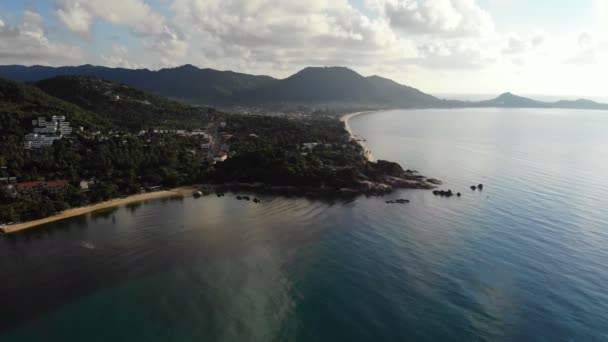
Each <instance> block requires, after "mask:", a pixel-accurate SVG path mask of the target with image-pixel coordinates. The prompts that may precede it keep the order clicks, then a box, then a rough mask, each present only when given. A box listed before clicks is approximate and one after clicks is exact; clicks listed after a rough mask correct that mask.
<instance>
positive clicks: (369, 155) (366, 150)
mask: <svg viewBox="0 0 608 342" xmlns="http://www.w3.org/2000/svg"><path fill="white" fill-rule="evenodd" d="M373 112H374V111H367V112H356V113H350V114H346V115H344V116H342V117H341V118H340V121H342V122H344V128H345V129H346V131H347V132H348V134H349V135H350V138H351V139H353V140H356V141H357V142H358V143H359V145H361V147H363V154H364V155H365V157H366V158H367V160H369V161H372V162H373V161H376V157H374V155H373V153H372V151H371V150H370V149H369V148H368V147H367V145H366V144H365V143H364V142H363V141H361V140H360V139H357V138H356V137H355V134H354V133H353V131H352V129H351V128H350V125H349V123H348V120H350V119H352V118H353V117H355V116H358V115H363V114H369V113H373Z"/></svg>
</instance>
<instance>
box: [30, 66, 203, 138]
mask: <svg viewBox="0 0 608 342" xmlns="http://www.w3.org/2000/svg"><path fill="white" fill-rule="evenodd" d="M34 84H35V85H36V86H37V87H39V88H40V89H42V90H43V91H45V92H46V93H48V94H50V95H52V96H55V97H57V98H60V99H62V100H65V101H68V102H71V103H73V104H76V105H78V106H79V107H81V108H84V109H86V110H89V111H91V112H95V113H98V114H99V115H100V116H101V117H103V118H105V119H107V120H108V121H109V122H111V123H112V124H113V125H114V126H116V127H120V128H127V129H130V130H140V129H143V128H147V127H154V126H155V125H162V126H164V127H172V126H175V127H189V126H192V127H194V128H200V127H195V126H196V125H199V126H200V122H201V119H207V118H208V115H212V114H214V113H215V110H213V109H209V108H201V107H192V106H189V105H185V104H182V103H179V102H176V101H173V100H169V99H166V98H163V97H160V96H157V95H152V94H149V93H146V92H143V91H141V90H138V89H135V88H133V87H130V86H127V85H125V84H122V83H117V82H112V81H108V80H104V79H101V78H97V77H92V76H56V77H52V78H49V79H44V80H41V81H38V82H35V83H34Z"/></svg>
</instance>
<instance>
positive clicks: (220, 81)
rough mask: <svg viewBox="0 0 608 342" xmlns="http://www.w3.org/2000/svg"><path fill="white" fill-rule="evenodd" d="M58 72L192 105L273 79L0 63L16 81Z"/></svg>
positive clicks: (192, 70)
mask: <svg viewBox="0 0 608 342" xmlns="http://www.w3.org/2000/svg"><path fill="white" fill-rule="evenodd" d="M61 75H79V76H94V77H98V78H102V79H107V80H111V81H115V82H120V83H124V84H127V85H129V86H132V87H135V88H138V89H142V90H145V91H149V92H152V93H154V94H157V95H161V96H165V97H170V98H174V99H177V100H180V101H182V102H186V103H192V104H216V103H224V102H227V101H229V100H230V99H232V98H235V97H236V96H235V95H236V94H237V93H240V92H242V91H245V90H247V89H251V88H256V87H259V86H262V85H264V84H266V83H269V82H272V81H275V79H274V78H272V77H269V76H256V75H248V74H242V73H237V72H232V71H219V70H214V69H199V68H197V67H195V66H192V65H183V66H180V67H177V68H167V69H161V70H158V71H152V70H148V69H124V68H108V67H102V66H94V65H88V64H87V65H81V66H66V67H58V68H54V67H47V66H40V65H35V66H31V67H26V66H21V65H7V66H0V77H5V78H8V79H13V80H18V81H39V80H42V79H46V78H51V77H55V76H61Z"/></svg>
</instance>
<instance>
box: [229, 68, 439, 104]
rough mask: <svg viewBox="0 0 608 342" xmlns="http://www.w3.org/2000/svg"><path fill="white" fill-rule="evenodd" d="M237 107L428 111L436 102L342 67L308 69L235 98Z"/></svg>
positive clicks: (417, 93) (247, 91)
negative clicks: (316, 106) (280, 105)
mask: <svg viewBox="0 0 608 342" xmlns="http://www.w3.org/2000/svg"><path fill="white" fill-rule="evenodd" d="M236 95H237V96H236V97H234V98H233V99H232V100H233V101H234V102H241V103H258V104H265V103H300V104H354V105H367V106H369V105H376V106H381V107H395V106H398V107H429V106H433V105H439V104H440V102H441V101H440V100H438V99H437V98H435V97H433V96H431V95H427V94H425V93H423V92H421V91H419V90H417V89H414V88H411V87H407V86H403V85H400V84H398V83H396V82H393V81H391V80H388V79H385V78H381V77H378V76H372V77H363V76H361V75H360V74H358V73H356V72H354V71H353V70H351V69H348V68H343V67H324V68H317V67H309V68H305V69H303V70H301V71H300V72H298V73H296V74H294V75H292V76H290V77H288V78H286V79H283V80H276V81H274V82H270V83H268V84H266V85H264V86H262V87H258V88H253V89H250V90H246V91H243V92H240V93H237V94H236Z"/></svg>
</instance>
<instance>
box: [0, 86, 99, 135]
mask: <svg viewBox="0 0 608 342" xmlns="http://www.w3.org/2000/svg"><path fill="white" fill-rule="evenodd" d="M52 115H65V116H68V117H69V118H70V121H71V122H72V125H73V126H75V127H76V126H83V127H85V128H87V129H96V128H103V127H108V126H109V124H110V123H109V122H108V121H107V120H105V119H104V118H102V117H101V116H99V115H97V114H96V113H94V112H90V111H85V110H83V109H82V108H80V107H78V106H76V105H74V104H72V103H69V102H67V101H63V100H60V99H58V98H55V97H53V96H51V95H49V94H47V93H45V92H44V91H42V90H41V89H39V88H37V87H35V86H33V85H29V84H25V83H21V82H15V81H9V80H5V79H1V78H0V133H1V134H0V136H1V137H2V138H4V137H8V136H9V135H12V134H15V135H18V136H22V135H23V134H25V128H26V127H31V120H32V119H36V118H37V117H38V116H46V117H50V116H52ZM20 138H22V137H20ZM3 146H5V145H3Z"/></svg>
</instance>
